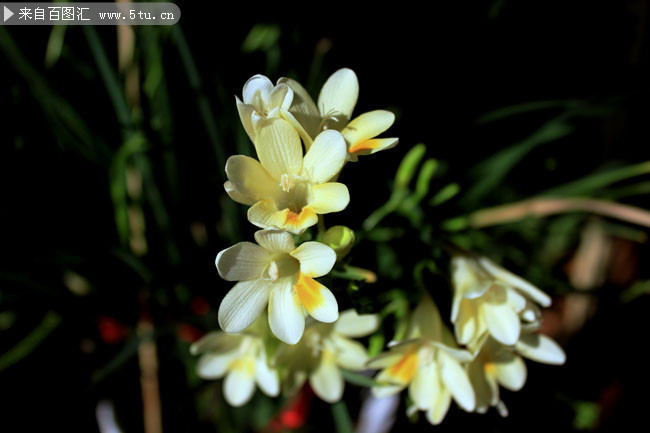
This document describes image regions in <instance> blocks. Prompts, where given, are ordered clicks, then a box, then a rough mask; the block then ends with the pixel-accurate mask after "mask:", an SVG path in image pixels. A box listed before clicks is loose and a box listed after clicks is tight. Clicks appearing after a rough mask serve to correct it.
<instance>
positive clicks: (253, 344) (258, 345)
mask: <svg viewBox="0 0 650 433" xmlns="http://www.w3.org/2000/svg"><path fill="white" fill-rule="evenodd" d="M260 325H262V326H265V327H267V328H268V326H266V324H260ZM260 325H258V326H255V325H254V327H255V328H260ZM190 352H191V353H192V354H194V355H199V354H200V355H201V357H200V358H199V364H198V374H199V376H201V377H202V378H204V379H220V378H222V377H225V380H224V382H223V394H224V397H225V398H226V401H227V402H228V403H229V404H230V405H232V406H241V405H243V404H246V403H247V402H248V401H249V400H250V399H251V397H252V396H253V394H254V393H255V384H257V386H258V387H259V388H260V389H261V390H262V391H263V392H264V393H265V394H266V395H268V396H270V397H276V396H277V395H278V394H279V393H280V380H279V375H278V371H277V370H276V369H275V368H274V367H272V366H271V365H270V364H269V360H268V358H267V353H266V349H265V347H264V340H263V338H262V337H261V336H259V335H256V334H255V333H253V332H247V333H243V334H239V335H232V334H226V333H225V332H220V331H215V332H210V333H209V334H206V335H205V336H204V337H203V338H201V339H200V340H199V341H197V342H196V343H194V344H192V346H191V347H190Z"/></svg>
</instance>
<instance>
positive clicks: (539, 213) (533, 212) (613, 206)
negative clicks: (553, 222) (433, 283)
mask: <svg viewBox="0 0 650 433" xmlns="http://www.w3.org/2000/svg"><path fill="white" fill-rule="evenodd" d="M567 212H589V213H593V214H596V215H602V216H606V217H610V218H616V219H619V220H621V221H626V222H629V223H632V224H637V225H640V226H644V227H650V212H648V211H646V210H644V209H641V208H638V207H634V206H629V205H625V204H620V203H615V202H611V201H605V200H597V199H591V198H536V199H531V200H525V201H521V202H517V203H512V204H508V205H503V206H496V207H493V208H488V209H483V210H480V211H477V212H474V213H473V214H471V215H470V217H469V223H470V225H471V226H472V227H476V228H480V227H489V226H494V225H498V224H505V223H509V222H514V221H518V220H520V219H523V218H526V217H535V218H541V217H546V216H549V215H556V214H561V213H567Z"/></svg>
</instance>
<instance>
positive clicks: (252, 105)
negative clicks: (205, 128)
mask: <svg viewBox="0 0 650 433" xmlns="http://www.w3.org/2000/svg"><path fill="white" fill-rule="evenodd" d="M242 98H243V99H244V100H243V101H242V100H241V99H239V97H237V96H235V100H236V102H237V111H238V112H239V118H240V119H241V122H242V125H243V126H244V129H245V130H246V133H247V134H248V136H249V137H250V139H251V141H252V142H255V137H256V136H257V132H258V131H259V129H260V127H261V125H262V124H263V123H264V121H265V120H267V119H274V118H282V119H286V120H289V121H290V122H291V123H293V124H296V123H297V121H296V120H295V118H294V117H293V115H292V114H291V113H290V112H289V107H291V103H292V102H293V90H291V87H289V86H288V85H287V84H284V83H278V84H277V85H275V86H274V85H273V83H272V82H271V80H269V79H268V78H267V77H265V76H264V75H260V74H258V75H255V76H253V77H251V78H250V79H249V80H248V81H246V84H244V90H243V92H242Z"/></svg>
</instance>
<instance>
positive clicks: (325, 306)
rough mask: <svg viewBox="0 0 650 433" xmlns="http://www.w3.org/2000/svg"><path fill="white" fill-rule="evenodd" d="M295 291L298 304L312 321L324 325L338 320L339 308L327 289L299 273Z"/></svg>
mask: <svg viewBox="0 0 650 433" xmlns="http://www.w3.org/2000/svg"><path fill="white" fill-rule="evenodd" d="M295 290H296V293H297V295H298V299H299V300H300V303H301V304H302V306H303V307H305V310H307V312H308V313H309V315H310V316H312V317H313V318H314V319H316V320H318V321H319V322H325V323H332V322H334V321H335V320H336V319H338V317H339V307H338V304H337V302H336V298H335V297H334V295H333V294H332V292H330V290H329V289H328V288H327V287H325V286H323V285H322V284H321V283H319V282H318V281H316V280H314V279H313V278H311V277H308V276H306V275H305V274H303V273H300V275H299V276H298V281H297V282H296V285H295Z"/></svg>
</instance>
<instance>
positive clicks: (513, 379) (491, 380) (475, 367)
mask: <svg viewBox="0 0 650 433" xmlns="http://www.w3.org/2000/svg"><path fill="white" fill-rule="evenodd" d="M520 355H521V356H524V357H526V358H529V359H532V360H534V361H537V362H542V363H545V364H554V365H560V364H564V361H565V359H566V356H565V354H564V351H563V350H562V348H561V347H560V346H558V344H557V343H556V342H555V341H553V340H552V339H550V338H549V337H547V336H545V335H540V334H536V333H531V332H524V333H522V335H521V336H520V338H519V341H517V343H516V344H515V345H514V346H504V345H503V344H501V343H499V342H498V341H496V340H495V339H494V338H492V337H488V338H487V340H486V341H485V343H484V344H483V345H482V347H481V350H480V351H479V353H478V354H477V356H476V358H475V359H474V360H473V361H472V362H471V363H470V365H469V367H468V372H469V377H470V380H471V382H472V386H473V387H474V391H475V393H476V410H477V411H478V412H481V413H483V412H486V411H487V409H488V408H489V407H490V406H493V407H496V408H497V409H498V410H499V412H500V413H501V415H502V416H506V415H507V414H508V412H507V409H506V406H505V404H504V403H503V402H502V401H501V399H500V397H499V385H500V386H502V387H504V388H506V389H508V390H510V391H519V390H520V389H521V388H522V387H523V386H524V383H525V382H526V375H527V373H526V364H525V362H524V360H523V359H522V357H521V356H520Z"/></svg>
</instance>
